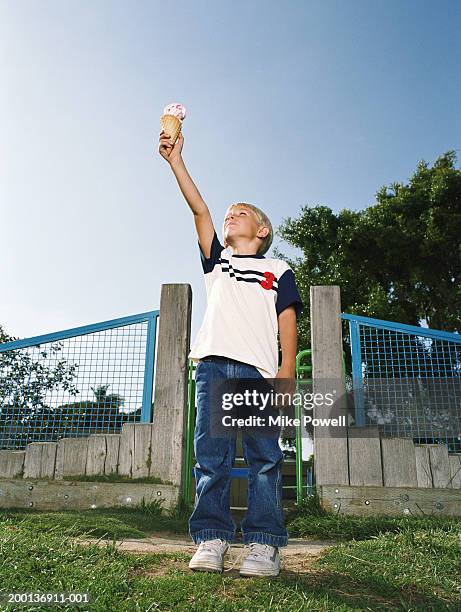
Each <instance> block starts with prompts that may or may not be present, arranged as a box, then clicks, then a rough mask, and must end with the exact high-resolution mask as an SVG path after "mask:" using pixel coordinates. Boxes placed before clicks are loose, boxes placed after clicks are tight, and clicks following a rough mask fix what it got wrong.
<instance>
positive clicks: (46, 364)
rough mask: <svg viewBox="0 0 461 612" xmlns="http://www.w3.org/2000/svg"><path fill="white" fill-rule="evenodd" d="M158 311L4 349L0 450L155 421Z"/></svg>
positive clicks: (1, 349)
mask: <svg viewBox="0 0 461 612" xmlns="http://www.w3.org/2000/svg"><path fill="white" fill-rule="evenodd" d="M159 314H160V312H159V311H158V310H155V311H151V312H144V313H141V314H137V315H132V316H128V317H122V318H119V319H112V320H110V321H103V322H101V323H94V324H92V325H85V326H82V327H76V328H73V329H68V330H65V331H60V332H55V333H51V334H45V335H42V336H35V337H33V338H26V339H22V340H15V341H13V342H5V343H3V344H0V449H23V448H25V446H26V445H27V444H29V443H30V442H51V441H56V440H57V439H59V438H62V437H71V436H72V437H73V436H75V437H77V436H86V435H89V434H90V433H117V432H119V431H120V430H121V427H122V425H123V423H125V422H150V421H151V419H152V393H153V377H154V362H155V343H156V334H157V318H158V316H159Z"/></svg>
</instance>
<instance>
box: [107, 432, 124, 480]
mask: <svg viewBox="0 0 461 612" xmlns="http://www.w3.org/2000/svg"><path fill="white" fill-rule="evenodd" d="M120 437H121V435H120V434H106V449H107V454H106V462H105V465H104V474H106V475H107V476H110V475H111V474H116V473H117V471H118V452H119V448H120Z"/></svg>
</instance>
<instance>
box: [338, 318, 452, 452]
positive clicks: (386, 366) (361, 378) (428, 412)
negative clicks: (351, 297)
mask: <svg viewBox="0 0 461 612" xmlns="http://www.w3.org/2000/svg"><path fill="white" fill-rule="evenodd" d="M341 317H342V318H343V319H346V320H349V331H350V342H351V354H352V372H353V390H354V404H355V410H354V418H355V424H356V425H360V426H364V425H377V426H378V427H379V430H380V432H381V433H382V434H383V435H385V436H391V437H410V438H412V439H413V441H414V442H416V443H422V444H437V443H443V444H446V445H447V446H448V450H449V451H450V452H460V451H461V336H460V334H456V333H449V332H442V331H437V330H433V329H427V328H421V327H417V326H412V325H404V324H399V323H394V322H390V321H383V320H380V319H372V318H368V317H361V316H356V315H349V314H342V315H341Z"/></svg>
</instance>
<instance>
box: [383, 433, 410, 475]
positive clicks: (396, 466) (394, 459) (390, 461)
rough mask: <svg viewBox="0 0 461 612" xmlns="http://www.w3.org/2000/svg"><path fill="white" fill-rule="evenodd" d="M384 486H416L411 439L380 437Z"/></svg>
mask: <svg viewBox="0 0 461 612" xmlns="http://www.w3.org/2000/svg"><path fill="white" fill-rule="evenodd" d="M381 455H382V461H383V483H384V486H385V487H417V486H418V479H417V475H416V454H415V446H414V444H413V440H410V439H407V438H384V437H383V438H381Z"/></svg>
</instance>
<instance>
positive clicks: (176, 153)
mask: <svg viewBox="0 0 461 612" xmlns="http://www.w3.org/2000/svg"><path fill="white" fill-rule="evenodd" d="M159 142H160V144H159V148H158V152H159V153H160V155H161V156H162V157H163V158H164V159H166V161H167V162H168V163H169V164H170V166H171V164H173V163H174V162H176V161H178V160H180V159H181V151H182V146H183V144H184V136H183V135H182V132H179V136H178V140H177V141H176V144H175V145H174V146H173V145H172V144H171V139H170V135H169V134H165V132H164V131H163V130H162V131H161V132H160V138H159Z"/></svg>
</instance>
